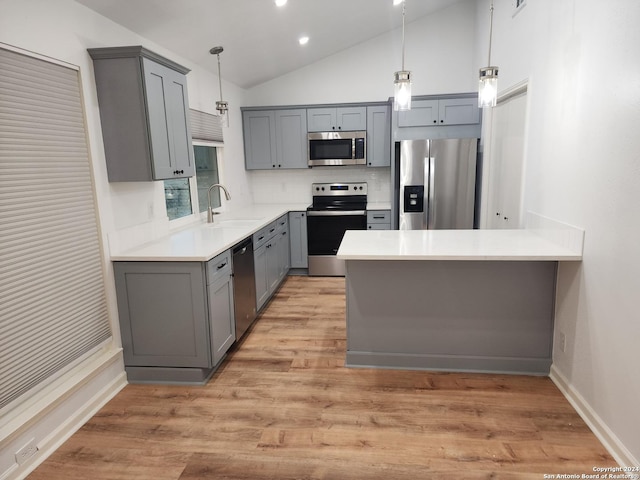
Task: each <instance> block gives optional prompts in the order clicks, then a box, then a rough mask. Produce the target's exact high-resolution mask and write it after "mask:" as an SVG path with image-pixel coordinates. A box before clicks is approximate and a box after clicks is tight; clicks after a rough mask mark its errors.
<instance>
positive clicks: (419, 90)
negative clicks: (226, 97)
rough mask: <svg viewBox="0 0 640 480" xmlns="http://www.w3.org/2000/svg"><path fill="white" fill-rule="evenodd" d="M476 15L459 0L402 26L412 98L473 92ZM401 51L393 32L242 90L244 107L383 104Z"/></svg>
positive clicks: (470, 3) (469, 2)
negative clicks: (343, 103)
mask: <svg viewBox="0 0 640 480" xmlns="http://www.w3.org/2000/svg"><path fill="white" fill-rule="evenodd" d="M407 8H410V6H408V7H407ZM475 12H476V2H475V0H463V1H460V2H458V3H456V4H454V5H452V6H450V7H448V8H445V9H442V10H440V11H438V12H435V13H434V14H432V15H428V16H426V17H423V18H421V19H418V20H416V21H415V22H411V23H408V24H407V25H406V28H405V31H406V39H405V45H406V58H405V68H406V69H408V70H410V71H411V72H412V75H413V77H412V78H413V94H414V95H430V94H438V93H454V92H472V91H476V90H477V88H478V86H477V84H478V75H477V70H478V66H477V65H476V60H475V55H476V51H475V50H476V49H475V47H474V45H475V39H476V32H475V29H476V23H475ZM401 51H402V48H401V30H400V29H397V30H395V31H393V32H392V33H390V34H385V35H382V36H379V37H377V38H374V39H372V40H369V41H367V42H364V43H362V44H360V45H356V46H355V47H352V48H349V49H346V50H344V51H342V52H340V53H338V54H336V55H332V56H331V57H328V58H326V59H324V60H321V61H319V62H316V63H314V64H312V65H309V66H308V67H305V68H301V69H300V70H296V71H294V72H291V73H289V74H287V75H283V76H281V77H279V78H276V79H274V80H271V81H269V82H266V83H263V84H261V85H258V86H256V87H253V88H251V89H249V90H247V96H246V102H247V103H246V105H251V106H259V105H292V104H314V103H338V102H366V101H384V100H387V99H388V98H389V97H391V96H393V73H394V72H395V71H396V70H400V67H401V65H400V63H401Z"/></svg>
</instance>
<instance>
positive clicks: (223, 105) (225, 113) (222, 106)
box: [209, 47, 229, 127]
mask: <svg viewBox="0 0 640 480" xmlns="http://www.w3.org/2000/svg"><path fill="white" fill-rule="evenodd" d="M223 51H224V48H222V47H213V48H212V49H211V50H209V53H210V54H211V55H217V57H218V84H219V86H220V100H219V101H217V102H216V110H217V111H218V113H219V114H220V116H221V117H226V120H227V127H228V126H229V104H228V103H227V102H225V101H224V100H222V76H221V74H220V54H221V53H222V52H223Z"/></svg>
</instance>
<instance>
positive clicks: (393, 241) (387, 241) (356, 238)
mask: <svg viewBox="0 0 640 480" xmlns="http://www.w3.org/2000/svg"><path fill="white" fill-rule="evenodd" d="M338 258H341V259H343V260H511V261H561V260H562V261H579V260H581V259H582V251H576V250H572V249H569V248H567V247H565V246H562V245H560V244H556V243H553V242H551V241H549V240H547V239H545V238H544V237H542V236H541V235H539V234H537V233H534V232H533V231H530V230H349V231H347V232H346V234H345V236H344V238H343V240H342V243H341V245H340V249H339V250H338Z"/></svg>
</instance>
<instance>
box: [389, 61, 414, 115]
mask: <svg viewBox="0 0 640 480" xmlns="http://www.w3.org/2000/svg"><path fill="white" fill-rule="evenodd" d="M393 109H394V110H396V111H403V110H411V72H407V71H406V70H401V71H399V72H396V73H395V81H394V82H393Z"/></svg>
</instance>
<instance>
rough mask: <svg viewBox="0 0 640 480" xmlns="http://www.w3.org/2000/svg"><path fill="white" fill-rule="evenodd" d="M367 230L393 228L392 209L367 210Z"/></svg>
mask: <svg viewBox="0 0 640 480" xmlns="http://www.w3.org/2000/svg"><path fill="white" fill-rule="evenodd" d="M367 230H391V210H367Z"/></svg>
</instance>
